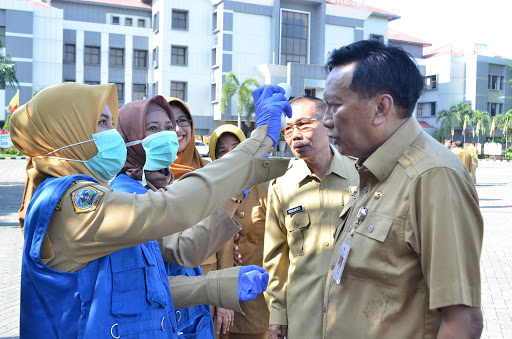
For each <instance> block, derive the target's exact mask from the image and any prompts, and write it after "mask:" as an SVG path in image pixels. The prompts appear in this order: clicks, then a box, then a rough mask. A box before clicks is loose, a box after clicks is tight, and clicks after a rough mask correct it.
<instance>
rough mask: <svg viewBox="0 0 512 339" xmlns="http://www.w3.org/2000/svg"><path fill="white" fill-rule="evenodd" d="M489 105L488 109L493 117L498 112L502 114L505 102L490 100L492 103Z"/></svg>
mask: <svg viewBox="0 0 512 339" xmlns="http://www.w3.org/2000/svg"><path fill="white" fill-rule="evenodd" d="M488 107H489V109H488V111H489V113H490V114H491V117H493V116H495V115H497V114H501V109H502V107H503V104H499V103H496V102H490V103H488Z"/></svg>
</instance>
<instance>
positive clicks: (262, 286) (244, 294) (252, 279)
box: [238, 265, 268, 302]
mask: <svg viewBox="0 0 512 339" xmlns="http://www.w3.org/2000/svg"><path fill="white" fill-rule="evenodd" d="M267 285H268V273H267V272H265V269H263V267H259V266H257V265H248V266H241V267H240V273H239V274H238V300H240V301H242V302H243V301H249V300H252V299H254V298H256V297H257V296H258V295H259V294H261V293H262V292H263V291H265V290H266V289H267Z"/></svg>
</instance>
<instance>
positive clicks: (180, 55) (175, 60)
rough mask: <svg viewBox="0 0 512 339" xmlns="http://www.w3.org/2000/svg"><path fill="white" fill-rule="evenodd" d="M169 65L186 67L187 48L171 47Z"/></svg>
mask: <svg viewBox="0 0 512 339" xmlns="http://www.w3.org/2000/svg"><path fill="white" fill-rule="evenodd" d="M171 65H179V66H186V65H187V47H185V46H171Z"/></svg>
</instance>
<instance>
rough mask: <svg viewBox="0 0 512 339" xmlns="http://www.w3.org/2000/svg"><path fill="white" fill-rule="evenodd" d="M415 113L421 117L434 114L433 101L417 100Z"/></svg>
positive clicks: (434, 106)
mask: <svg viewBox="0 0 512 339" xmlns="http://www.w3.org/2000/svg"><path fill="white" fill-rule="evenodd" d="M416 115H417V116H419V117H421V116H423V117H427V116H435V115H436V103H435V102H419V103H418V107H417V109H416Z"/></svg>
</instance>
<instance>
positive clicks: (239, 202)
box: [231, 198, 242, 204]
mask: <svg viewBox="0 0 512 339" xmlns="http://www.w3.org/2000/svg"><path fill="white" fill-rule="evenodd" d="M231 201H234V202H236V203H237V204H241V203H242V200H238V199H236V198H231Z"/></svg>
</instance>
